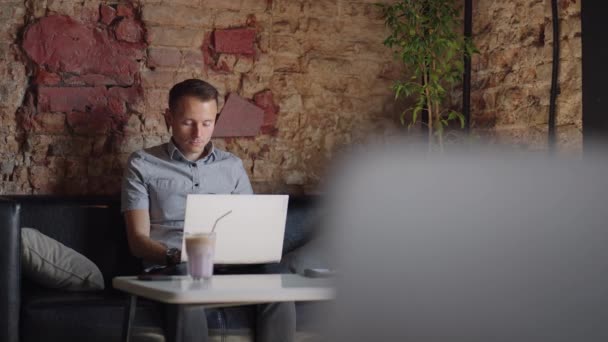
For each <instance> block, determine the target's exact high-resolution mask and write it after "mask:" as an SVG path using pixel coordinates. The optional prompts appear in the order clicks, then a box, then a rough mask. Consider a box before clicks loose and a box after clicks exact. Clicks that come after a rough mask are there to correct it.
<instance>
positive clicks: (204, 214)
mask: <svg viewBox="0 0 608 342" xmlns="http://www.w3.org/2000/svg"><path fill="white" fill-rule="evenodd" d="M288 201H289V196H288V195H195V194H192V195H188V197H187V199H186V217H185V220H184V233H197V232H210V231H211V229H212V227H213V224H214V223H215V221H216V220H217V219H218V218H219V217H221V216H222V215H224V214H226V213H227V212H229V211H232V212H231V213H230V214H228V215H227V216H225V217H224V218H222V219H220V220H219V221H218V223H217V226H216V228H215V233H216V245H215V258H214V263H216V264H260V263H270V262H279V261H281V254H282V251H283V236H284V234H285V222H286V220H287V203H288ZM182 250H183V251H185V250H186V249H185V242H183V241H182ZM182 261H187V255H186V253H182Z"/></svg>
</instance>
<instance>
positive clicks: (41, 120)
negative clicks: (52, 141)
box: [32, 113, 67, 134]
mask: <svg viewBox="0 0 608 342" xmlns="http://www.w3.org/2000/svg"><path fill="white" fill-rule="evenodd" d="M65 123H66V118H65V114H63V113H38V114H36V115H34V117H33V120H32V129H33V131H34V132H36V133H47V134H65V133H67V132H66V125H65Z"/></svg>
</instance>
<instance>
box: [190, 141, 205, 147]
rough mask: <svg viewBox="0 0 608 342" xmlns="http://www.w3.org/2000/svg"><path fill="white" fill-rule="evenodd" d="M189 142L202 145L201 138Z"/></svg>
mask: <svg viewBox="0 0 608 342" xmlns="http://www.w3.org/2000/svg"><path fill="white" fill-rule="evenodd" d="M190 144H191V145H196V146H199V145H203V144H204V141H202V140H190Z"/></svg>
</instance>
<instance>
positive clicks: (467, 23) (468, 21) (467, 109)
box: [462, 0, 473, 134]
mask: <svg viewBox="0 0 608 342" xmlns="http://www.w3.org/2000/svg"><path fill="white" fill-rule="evenodd" d="M472 36H473V0H465V2H464V37H465V39H467V40H469V39H471V37H472ZM462 115H464V122H465V126H464V129H465V132H466V133H467V134H468V133H469V131H470V129H471V56H470V55H469V54H465V56H464V75H463V78H462Z"/></svg>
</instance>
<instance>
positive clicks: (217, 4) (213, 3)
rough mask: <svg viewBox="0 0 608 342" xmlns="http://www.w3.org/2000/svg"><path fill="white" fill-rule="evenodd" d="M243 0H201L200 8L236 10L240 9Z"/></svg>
mask: <svg viewBox="0 0 608 342" xmlns="http://www.w3.org/2000/svg"><path fill="white" fill-rule="evenodd" d="M243 1H244V0H232V1H225V0H201V7H202V8H212V9H222V10H234V11H238V10H240V9H241V4H242V2H243ZM245 1H246V0H245Z"/></svg>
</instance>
